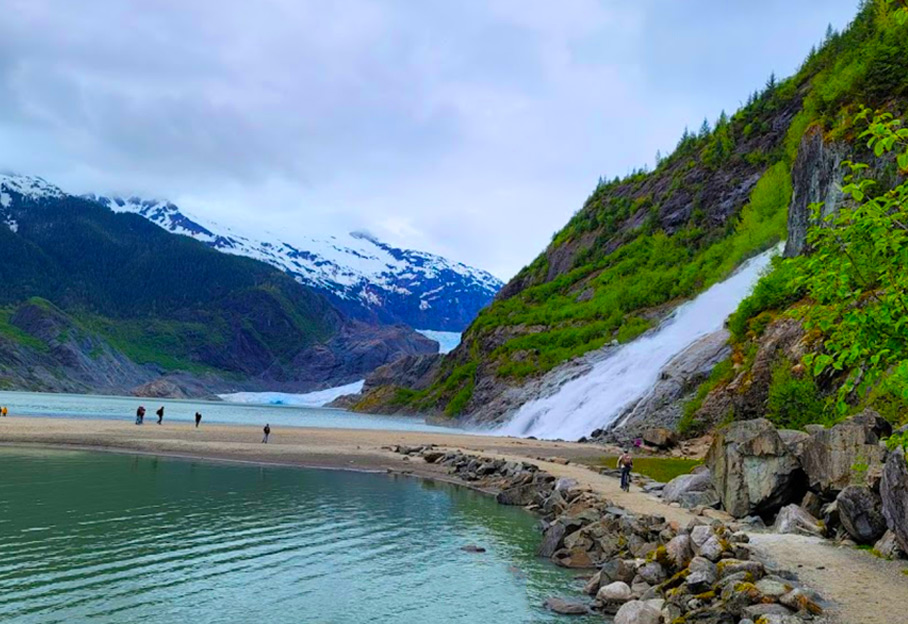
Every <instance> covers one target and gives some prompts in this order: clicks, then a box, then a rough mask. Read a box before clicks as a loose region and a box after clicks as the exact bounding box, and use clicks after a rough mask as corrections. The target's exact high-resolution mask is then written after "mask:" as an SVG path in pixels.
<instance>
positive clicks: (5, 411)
mask: <svg viewBox="0 0 908 624" xmlns="http://www.w3.org/2000/svg"><path fill="white" fill-rule="evenodd" d="M0 414H2V415H3V417H4V418H6V417H7V416H9V411H7V409H6V406H5V405H4V406H3V409H0Z"/></svg>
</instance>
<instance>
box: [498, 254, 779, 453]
mask: <svg viewBox="0 0 908 624" xmlns="http://www.w3.org/2000/svg"><path fill="white" fill-rule="evenodd" d="M778 251H779V248H775V249H771V250H769V251H767V252H764V253H762V254H760V255H759V256H756V257H754V258H751V259H750V260H748V261H747V262H745V263H744V264H742V265H741V267H740V268H739V269H738V270H737V271H736V272H735V273H734V274H733V275H732V276H731V277H729V278H728V279H727V280H725V281H724V282H721V283H719V284H716V285H714V286H712V287H711V288H710V289H708V290H707V291H705V292H703V293H702V294H700V295H699V296H698V297H697V298H696V299H694V300H692V301H690V302H688V303H685V304H684V305H682V306H679V307H678V309H677V310H675V312H674V313H673V314H672V315H671V317H669V318H668V319H667V320H666V321H665V322H664V323H663V324H662V325H661V326H660V327H659V328H658V329H657V330H656V331H655V332H652V333H649V334H645V335H644V336H642V337H640V338H638V339H637V340H634V341H632V342H629V343H628V344H626V345H624V346H622V347H621V348H619V349H618V350H616V351H615V352H614V353H613V354H612V355H610V356H609V357H607V358H606V359H604V360H602V361H601V362H599V363H597V364H596V365H594V366H593V369H592V370H591V371H590V372H589V373H587V374H586V375H584V376H583V377H578V378H577V379H574V380H572V381H569V382H567V383H566V384H564V385H563V386H562V387H561V388H560V389H559V390H558V392H556V393H555V394H553V395H551V396H549V397H546V398H543V399H538V400H536V401H531V402H529V403H526V404H525V405H523V407H521V408H520V410H519V411H518V412H517V414H515V415H514V417H513V418H512V419H511V420H510V421H509V422H507V423H506V424H504V425H503V426H502V427H501V429H499V430H498V431H497V432H496V433H498V434H500V435H509V436H518V437H526V436H534V437H537V438H544V439H563V440H577V439H579V438H581V437H583V436H587V435H589V434H590V432H592V431H593V430H594V429H598V428H602V427H607V426H609V425H611V424H612V423H613V422H614V421H615V419H617V418H618V417H619V416H620V415H621V414H622V413H623V412H624V410H625V409H626V408H627V407H629V406H631V405H633V404H634V403H635V402H636V401H638V400H640V398H641V397H642V396H643V395H644V394H646V392H647V391H648V390H649V389H650V388H651V387H652V386H653V385H654V384H655V383H656V382H657V381H658V379H659V373H660V372H661V370H662V369H663V367H665V365H666V364H668V363H669V361H670V360H671V359H672V358H673V357H675V356H676V355H677V354H679V353H681V352H682V351H683V350H684V349H686V348H687V347H689V346H690V345H692V344H693V343H694V342H696V341H697V340H698V339H700V338H702V337H703V336H706V335H707V334H711V333H713V332H715V331H718V330H719V329H721V328H722V326H723V324H724V322H725V319H726V318H728V316H729V315H730V314H731V313H732V312H734V311H735V309H736V308H737V307H738V304H739V303H740V302H741V300H742V299H744V297H746V296H747V295H748V294H749V293H750V291H751V290H752V289H753V287H754V285H755V284H756V282H757V280H758V279H759V277H760V274H761V273H762V272H763V270H764V269H765V268H766V267H767V266H768V265H769V262H770V260H771V259H772V256H774V255H775V254H777V253H778Z"/></svg>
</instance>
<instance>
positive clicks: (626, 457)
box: [618, 449, 634, 492]
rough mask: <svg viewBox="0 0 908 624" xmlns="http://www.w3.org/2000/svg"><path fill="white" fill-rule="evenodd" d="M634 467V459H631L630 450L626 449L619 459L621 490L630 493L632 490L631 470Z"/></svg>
mask: <svg viewBox="0 0 908 624" xmlns="http://www.w3.org/2000/svg"><path fill="white" fill-rule="evenodd" d="M633 467H634V458H633V457H631V451H630V449H624V453H623V454H622V455H621V457H619V458H618V468H619V469H620V470H621V489H622V490H624V491H625V492H630V489H631V470H632V469H633Z"/></svg>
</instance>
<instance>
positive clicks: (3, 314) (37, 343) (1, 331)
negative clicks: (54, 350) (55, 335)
mask: <svg viewBox="0 0 908 624" xmlns="http://www.w3.org/2000/svg"><path fill="white" fill-rule="evenodd" d="M13 312H14V310H13V309H11V308H0V336H5V337H6V338H9V339H10V340H12V341H13V342H17V343H19V344H21V345H22V346H24V347H28V348H29V349H34V350H35V351H38V352H39V353H47V352H48V351H49V350H50V347H48V346H47V343H45V342H44V341H43V340H40V339H38V338H35V337H34V336H32V335H31V334H28V333H26V332H24V331H22V330H21V329H19V328H18V327H16V326H15V325H13V324H12V323H11V322H10V318H11V317H12V315H13Z"/></svg>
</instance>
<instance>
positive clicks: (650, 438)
mask: <svg viewBox="0 0 908 624" xmlns="http://www.w3.org/2000/svg"><path fill="white" fill-rule="evenodd" d="M643 441H644V442H646V443H647V444H649V445H650V446H655V447H658V448H661V449H667V448H671V447H673V446H674V445H675V444H677V443H678V435H677V434H676V433H675V432H674V431H672V430H671V429H666V428H665V427H653V428H651V429H645V430H644V431H643Z"/></svg>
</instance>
